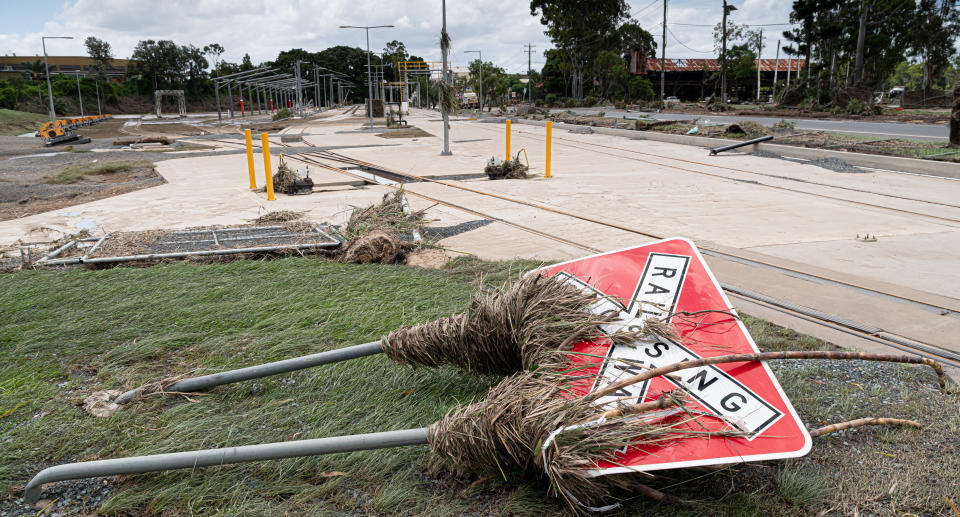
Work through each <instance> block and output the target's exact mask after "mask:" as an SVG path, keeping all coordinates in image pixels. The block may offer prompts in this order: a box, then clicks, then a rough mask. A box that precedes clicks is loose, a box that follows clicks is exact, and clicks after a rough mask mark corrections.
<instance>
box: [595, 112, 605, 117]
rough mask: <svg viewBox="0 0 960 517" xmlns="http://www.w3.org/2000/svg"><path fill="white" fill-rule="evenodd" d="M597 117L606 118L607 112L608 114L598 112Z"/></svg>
mask: <svg viewBox="0 0 960 517" xmlns="http://www.w3.org/2000/svg"><path fill="white" fill-rule="evenodd" d="M597 116H598V117H606V116H607V112H606V111H600V112H597Z"/></svg>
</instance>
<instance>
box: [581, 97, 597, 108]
mask: <svg viewBox="0 0 960 517" xmlns="http://www.w3.org/2000/svg"><path fill="white" fill-rule="evenodd" d="M596 104H597V98H596V97H594V96H593V95H588V96H587V98H586V99H583V105H584V106H585V107H589V106H596Z"/></svg>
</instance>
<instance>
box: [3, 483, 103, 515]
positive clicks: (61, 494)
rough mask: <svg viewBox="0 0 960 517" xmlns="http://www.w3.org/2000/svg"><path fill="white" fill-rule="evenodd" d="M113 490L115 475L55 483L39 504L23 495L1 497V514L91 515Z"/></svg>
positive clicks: (49, 487) (46, 490) (44, 492)
mask: <svg viewBox="0 0 960 517" xmlns="http://www.w3.org/2000/svg"><path fill="white" fill-rule="evenodd" d="M112 490H113V483H112V482H111V478H93V479H74V480H71V481H61V482H59V483H51V484H49V485H48V486H47V488H46V489H45V490H44V491H43V499H41V500H39V501H37V503H36V504H35V505H28V504H26V503H24V501H23V498H22V497H17V498H15V499H8V500H5V501H0V517H21V516H27V515H30V516H37V515H50V516H57V515H79V514H88V515H89V514H90V512H93V511H95V510H96V509H97V508H99V507H100V504H101V503H102V502H103V500H104V499H106V498H107V497H108V496H109V495H110V492H111V491H112Z"/></svg>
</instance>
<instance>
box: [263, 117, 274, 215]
mask: <svg viewBox="0 0 960 517" xmlns="http://www.w3.org/2000/svg"><path fill="white" fill-rule="evenodd" d="M269 136H270V135H268V134H267V133H260V141H261V143H262V145H263V146H262V147H261V150H262V151H263V173H264V175H266V177H267V178H266V179H267V201H273V199H274V198H273V167H271V166H270V142H269V141H268V140H267V138H268V137H269Z"/></svg>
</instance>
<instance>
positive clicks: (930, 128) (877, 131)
mask: <svg viewBox="0 0 960 517" xmlns="http://www.w3.org/2000/svg"><path fill="white" fill-rule="evenodd" d="M600 110H601V109H598V108H573V109H572V111H573V112H575V113H577V114H581V115H584V114H593V115H595V114H596V113H597V112H599V111H600ZM552 111H566V110H563V109H558V110H552ZM603 111H605V112H606V116H608V117H617V118H627V119H636V118H654V119H657V120H693V119H695V118H699V119H701V120H702V121H704V122H705V123H710V122H715V123H720V124H730V123H733V122H736V121H738V120H752V121H754V122H757V123H760V124H763V125H764V126H767V127H769V126H772V125H773V124H775V123H776V122H779V121H780V118H778V117H749V116H731V115H695V114H690V113H647V112H642V113H640V112H635V111H625V110H618V109H603ZM786 120H788V121H792V122H795V123H796V124H797V126H796V128H797V129H807V130H811V131H828V132H831V133H843V134H847V135H856V136H864V137H875V138H907V139H913V140H942V141H946V140H947V139H948V138H949V132H950V130H949V128H948V127H947V126H946V125H944V124H906V123H900V122H870V121H862V120H819V119H803V118H788V119H786Z"/></svg>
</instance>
